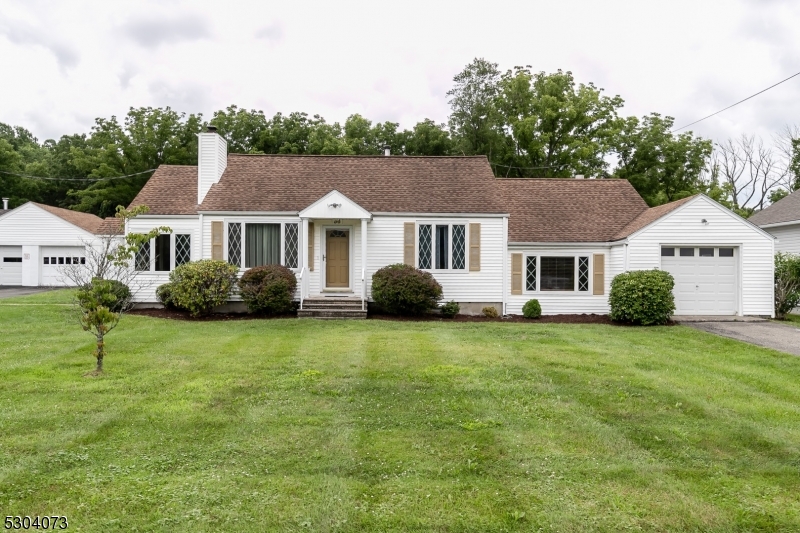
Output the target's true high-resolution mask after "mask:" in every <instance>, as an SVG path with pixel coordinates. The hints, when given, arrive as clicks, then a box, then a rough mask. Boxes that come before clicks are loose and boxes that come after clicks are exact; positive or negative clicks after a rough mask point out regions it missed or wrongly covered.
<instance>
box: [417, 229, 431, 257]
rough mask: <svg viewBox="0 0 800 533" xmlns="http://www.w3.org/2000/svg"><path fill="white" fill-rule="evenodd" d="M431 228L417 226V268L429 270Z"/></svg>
mask: <svg viewBox="0 0 800 533" xmlns="http://www.w3.org/2000/svg"><path fill="white" fill-rule="evenodd" d="M431 233H432V230H431V226H430V225H429V224H421V225H420V226H419V268H431Z"/></svg>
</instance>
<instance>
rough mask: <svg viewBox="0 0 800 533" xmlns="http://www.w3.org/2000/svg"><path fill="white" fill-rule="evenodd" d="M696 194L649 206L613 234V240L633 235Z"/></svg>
mask: <svg viewBox="0 0 800 533" xmlns="http://www.w3.org/2000/svg"><path fill="white" fill-rule="evenodd" d="M696 196H697V195H696V194H695V195H694V196H688V197H686V198H681V199H680V200H675V201H674V202H670V203H668V204H664V205H658V206H656V207H651V208H650V209H648V210H647V211H645V212H643V213H642V214H641V215H639V216H638V217H636V218H635V219H633V220H632V221H631V222H630V223H629V224H628V225H626V226H625V227H624V228H622V229H621V230H620V231H619V232H617V233H616V234H615V235H614V240H617V239H624V238H625V237H627V236H629V235H633V234H634V233H636V232H637V231H639V230H640V229H642V228H644V227H645V226H647V225H649V224H652V223H653V222H655V221H656V220H658V219H659V218H661V217H663V216H664V215H666V214H667V213H671V212H672V211H674V210H676V209H677V208H679V207H680V206H682V205H683V204H685V203H686V202H688V201H689V200H691V199H692V198H695V197H696Z"/></svg>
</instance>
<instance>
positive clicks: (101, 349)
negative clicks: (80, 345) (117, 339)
mask: <svg viewBox="0 0 800 533" xmlns="http://www.w3.org/2000/svg"><path fill="white" fill-rule="evenodd" d="M103 337H104V335H98V336H97V351H96V352H95V357H97V368H96V369H95V372H102V371H103V357H105V355H106V349H105V341H104V340H103Z"/></svg>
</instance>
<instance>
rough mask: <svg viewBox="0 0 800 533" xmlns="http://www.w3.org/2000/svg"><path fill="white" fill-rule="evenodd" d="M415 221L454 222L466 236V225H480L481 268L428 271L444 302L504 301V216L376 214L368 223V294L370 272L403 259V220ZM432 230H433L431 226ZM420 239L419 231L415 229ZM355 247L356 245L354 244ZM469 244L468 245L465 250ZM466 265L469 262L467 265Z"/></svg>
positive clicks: (370, 280) (416, 222)
mask: <svg viewBox="0 0 800 533" xmlns="http://www.w3.org/2000/svg"><path fill="white" fill-rule="evenodd" d="M405 222H413V223H415V224H417V228H418V227H419V224H431V225H432V226H436V225H437V224H439V225H442V224H450V225H453V224H456V225H464V226H466V228H465V229H466V233H467V239H468V234H469V224H470V223H479V224H480V225H481V269H480V271H478V272H470V271H469V269H468V268H465V269H458V270H431V271H430V272H431V274H432V275H433V277H434V278H436V281H438V282H439V283H440V284H441V285H442V290H443V301H449V300H455V301H457V302H490V303H497V302H501V301H502V300H503V243H504V242H505V234H504V231H503V219H502V217H497V218H489V217H487V218H475V219H470V218H468V217H463V218H460V217H458V216H448V217H441V218H433V217H424V218H423V217H419V218H415V217H408V218H406V217H393V216H378V215H376V216H375V217H374V218H373V220H372V222H370V223H369V224H368V225H367V229H368V231H369V236H368V240H367V254H368V260H367V294H369V292H370V287H371V286H372V274H374V273H375V272H376V271H377V270H378V269H380V268H382V267H385V266H387V265H391V264H395V263H402V262H403V249H404V248H403V243H404V239H403V223H405ZM434 231H435V229H434ZM415 238H417V239H418V238H419V230H418V229H417V230H416V231H415ZM357 248H358V247H357ZM468 249H469V245H468V244H467V250H468ZM467 266H468V265H467Z"/></svg>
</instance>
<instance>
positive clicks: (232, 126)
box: [210, 105, 268, 154]
mask: <svg viewBox="0 0 800 533" xmlns="http://www.w3.org/2000/svg"><path fill="white" fill-rule="evenodd" d="M210 124H211V125H213V126H216V127H217V132H218V133H219V134H220V135H222V136H223V137H225V139H226V140H227V141H228V151H229V152H232V153H239V154H248V153H259V152H260V150H259V140H260V139H261V136H262V135H263V134H264V132H265V130H266V129H267V127H268V123H267V118H266V117H265V116H264V112H263V111H256V110H255V109H251V110H249V111H248V110H247V109H240V108H238V107H237V106H235V105H231V106H228V107H227V108H225V109H223V110H220V111H216V112H215V113H214V118H212V119H211V121H210Z"/></svg>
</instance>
